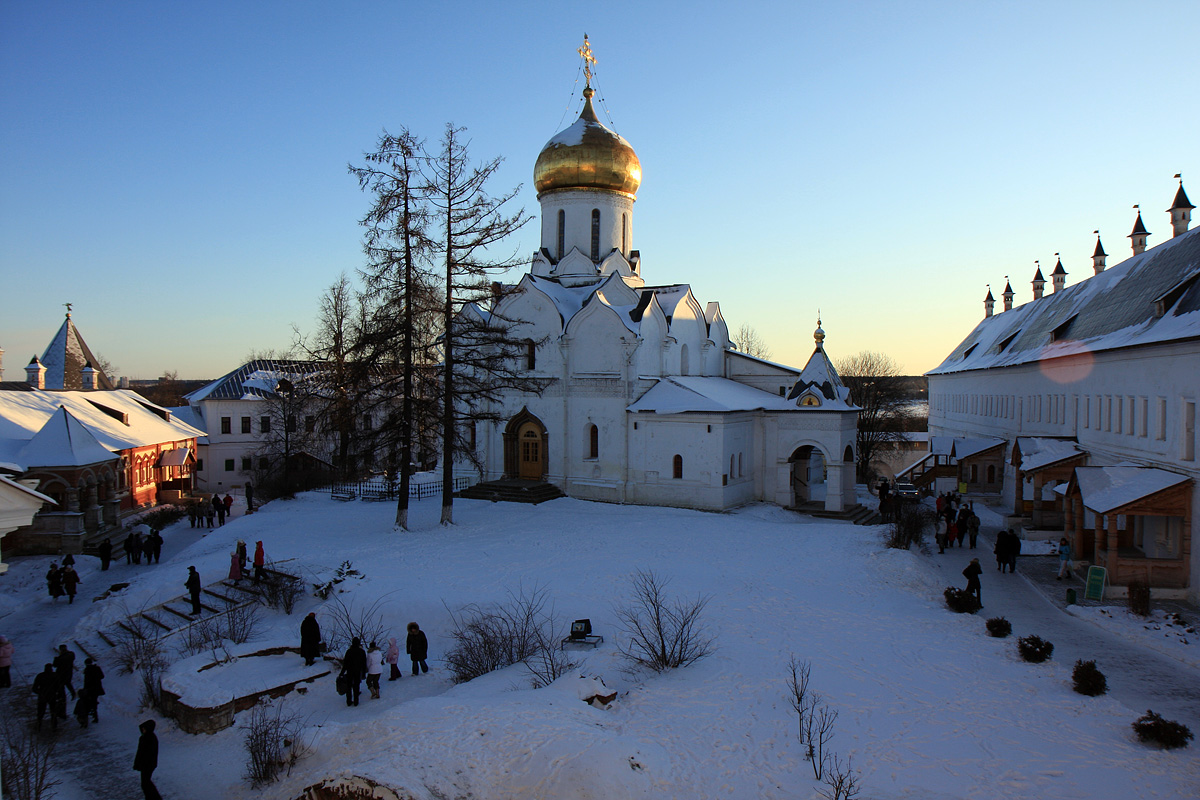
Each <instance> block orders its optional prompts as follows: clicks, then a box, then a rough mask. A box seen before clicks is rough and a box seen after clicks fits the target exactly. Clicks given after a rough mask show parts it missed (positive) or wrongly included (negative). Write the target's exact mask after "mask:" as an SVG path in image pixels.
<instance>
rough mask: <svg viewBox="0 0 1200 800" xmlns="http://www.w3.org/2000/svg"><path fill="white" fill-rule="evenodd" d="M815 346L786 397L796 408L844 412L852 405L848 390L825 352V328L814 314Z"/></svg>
mask: <svg viewBox="0 0 1200 800" xmlns="http://www.w3.org/2000/svg"><path fill="white" fill-rule="evenodd" d="M813 340H814V341H815V342H816V345H817V346H816V348H815V349H814V350H813V354H812V355H811V356H809V359H808V363H807V364H805V365H804V369H803V370H801V371H800V378H799V379H798V380H797V381H796V383H795V385H793V386H792V391H791V392H789V393H788V396H787V399H788V400H795V401H796V405H797V406H799V407H800V408H821V409H826V410H829V409H834V410H838V411H845V410H847V409H850V408H853V406H854V403H853V401H852V400H851V398H850V390H849V389H847V388H846V385H845V384H843V383H842V379H841V378H840V377H838V373H837V369H835V368H834V366H833V362H832V361H830V360H829V356H828V355H826V353H825V331H824V330H822V329H821V318H820V317H817V329H816V330H815V331H813Z"/></svg>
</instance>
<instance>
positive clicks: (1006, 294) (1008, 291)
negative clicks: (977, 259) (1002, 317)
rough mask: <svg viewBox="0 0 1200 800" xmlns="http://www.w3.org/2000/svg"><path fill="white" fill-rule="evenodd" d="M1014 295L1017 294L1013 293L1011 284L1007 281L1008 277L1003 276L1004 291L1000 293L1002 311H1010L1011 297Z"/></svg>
mask: <svg viewBox="0 0 1200 800" xmlns="http://www.w3.org/2000/svg"><path fill="white" fill-rule="evenodd" d="M1016 294H1017V293H1016V292H1014V291H1013V288H1012V283H1011V282H1010V281H1009V280H1008V276H1007V275H1005V276H1004V291H1003V292H1001V293H1000V296H1001V297H1003V298H1004V310H1005V311H1012V304H1013V297H1015V296H1016Z"/></svg>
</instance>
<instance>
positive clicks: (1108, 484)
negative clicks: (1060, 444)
mask: <svg viewBox="0 0 1200 800" xmlns="http://www.w3.org/2000/svg"><path fill="white" fill-rule="evenodd" d="M1075 481H1076V483H1077V485H1078V486H1079V493H1080V496H1081V497H1082V499H1083V504H1084V505H1085V506H1086V507H1087V508H1089V509H1091V510H1092V511H1094V512H1096V513H1097V514H1107V513H1109V512H1111V511H1116V510H1117V509H1120V508H1123V507H1124V506H1127V505H1129V504H1130V503H1135V502H1137V501H1138V500H1142V499H1144V498H1147V497H1149V496H1150V495H1153V494H1157V493H1159V492H1161V491H1165V490H1166V489H1170V488H1173V487H1175V486H1179V485H1180V484H1184V483H1190V482H1191V478H1189V477H1187V476H1186V475H1180V474H1178V473H1176V472H1168V471H1167V470H1164V469H1156V468H1154V467H1138V466H1114V467H1076V468H1075Z"/></svg>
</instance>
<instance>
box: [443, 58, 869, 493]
mask: <svg viewBox="0 0 1200 800" xmlns="http://www.w3.org/2000/svg"><path fill="white" fill-rule="evenodd" d="M581 55H583V56H584V58H585V59H588V58H589V56H590V49H589V48H587V45H586V42H585V46H584V50H581ZM585 74H586V75H587V78H588V81H587V86H586V88H585V89H584V91H583V96H584V107H583V112H582V113H581V114H580V116H579V119H578V120H577V121H576V122H575V123H574V124H573V125H571V126H570V127H568V128H567V129H566V130H563V131H562V132H560V133H559V134H558V135H556V136H555V137H554V138H552V139H551V140H550V141H549V142H548V143H547V144H546V146H545V147H544V148H542V151H541V153H540V154H539V155H538V158H537V164H536V166H535V167H534V184H535V188H536V189H537V193H538V194H537V197H538V202H539V203H540V205H541V210H542V214H541V224H542V240H541V249H540V250H539V251H538V252H537V253H536V254H535V255H534V257H533V261H532V265H531V268H530V271H529V272H528V273H527V274H526V275H524V276H523V277H522V278H521V281H520V282H519V284H517V285H516V286H515V287H511V286H510V287H507V291H505V292H504V293H503V296H502V297H501V299H500V300H499V301H498V302H497V303H496V306H495V308H493V309H491V312H490V313H494V314H495V315H496V316H497V317H499V318H501V319H504V320H508V321H510V322H511V323H512V328H511V333H512V335H514V336H516V337H517V338H519V339H525V340H527V342H528V346H527V352H526V353H525V354H524V364H523V365H522V366H523V367H524V368H525V369H527V370H528V373H529V375H530V376H531V377H536V378H540V379H544V380H546V381H547V382H548V383H549V386H548V388H547V389H546V390H545V391H544V392H543V393H542V394H540V395H537V394H533V393H522V392H509V393H508V394H507V395H506V396H505V397H504V398H503V401H502V402H501V407H500V408H497V409H493V410H494V411H496V412H497V416H498V418H499V419H500V420H502V421H501V422H499V423H491V424H481V425H479V426H478V427H477V429H476V430H475V431H474V437H473V438H474V442H475V451H476V452H475V454H476V456H477V458H478V459H479V461H480V462H481V463H482V465H483V467H482V475H480V473H479V472H478V471H476V470H475V469H473V468H468V467H467V466H466V465H465V464H463V465H462V466H463V468H464V469H463V471H464V472H466V471H467V470H468V469H470V471H471V472H472V474H473V475H474V476H475V477H481V478H483V479H484V480H497V479H503V478H512V479H525V480H535V481H546V482H549V483H552V484H554V485H556V486H558V487H559V488H560V489H561V490H562V491H563V492H565V493H566V494H567V495H569V496H571V497H578V498H585V499H591V500H603V501H609V502H616V503H635V504H648V505H669V506H682V507H689V508H699V509H725V508H731V507H734V506H739V505H743V504H746V503H750V502H754V501H765V502H770V503H777V504H779V505H782V506H802V505H806V504H809V503H813V502H821V501H823V503H824V507H825V509H826V510H829V511H842V510H844V509H847V508H849V507H851V506H853V505H854V504H855V486H854V468H855V445H856V441H855V431H856V426H857V422H858V409H857V408H856V407H855V406H854V405H853V403H852V402H851V399H850V397H849V392H848V391H847V389H846V387H845V386H844V385H843V384H842V382H841V380H840V379H839V378H838V375H837V372H836V370H835V369H834V367H833V364H832V363H831V362H830V360H829V357H828V356H827V355H826V353H825V350H824V346H823V340H824V338H825V333H824V331H822V330H821V328H820V320H818V321H817V330H816V332H815V335H814V338H815V340H816V347H815V349H814V350H813V354H812V356H811V357H810V358H809V360H808V364H807V365H805V367H804V368H803V369H795V368H793V367H788V366H784V365H780V364H774V363H771V362H769V361H765V360H762V359H759V358H754V357H752V356H749V355H746V354H743V353H740V352H738V351H737V350H735V349H734V345H733V343H731V342H730V339H729V329H728V327H727V325H726V323H725V320H724V318H723V317H722V316H721V309H720V306H719V305H718V304H717V303H715V302H710V303H708V304H707V305H702V304H701V303H700V301H699V300H698V299H697V298H696V297H695V295H693V294H692V290H691V288H690V287H689V286H688V285H687V284H685V283H676V284H667V285H657V286H651V285H647V284H646V281H645V280H644V277H643V272H642V261H641V255H640V253H639V252H638V251H637V250H636V249H635V248H634V246H633V205H634V201H635V200H636V198H637V191H638V187H639V185H640V184H641V179H642V169H641V164H640V163H639V161H638V157H637V155H636V154H635V153H634V151H633V148H632V147H630V145H629V143H628V142H626V141H625V139H623V138H622V137H621V136H619V135H617V134H616V133H614V132H613V131H611V130H609V129H608V128H606V127H605V126H604V125H602V124H601V123H600V121H599V120H598V119H597V117H596V113H595V111H594V110H593V107H592V97H593V95H594V94H595V93H594V90H593V89H592V88H591V80H590V79H591V73H590V69H588V68H587V65H585ZM478 311H479V313H481V314H484V315H485V316H486V315H487V314H488V313H489V312H488V311H487V310H478Z"/></svg>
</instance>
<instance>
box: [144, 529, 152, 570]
mask: <svg viewBox="0 0 1200 800" xmlns="http://www.w3.org/2000/svg"><path fill="white" fill-rule="evenodd" d="M142 555H143V556H145V557H146V566H150V565H151V564H153V563H154V531H150V532H149V533H147V534H146V535H145V537H143V538H142Z"/></svg>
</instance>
